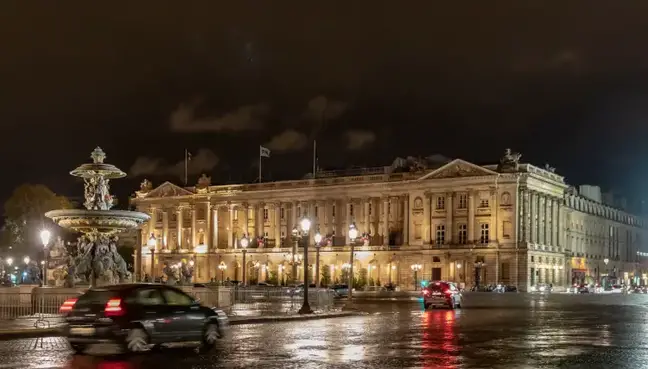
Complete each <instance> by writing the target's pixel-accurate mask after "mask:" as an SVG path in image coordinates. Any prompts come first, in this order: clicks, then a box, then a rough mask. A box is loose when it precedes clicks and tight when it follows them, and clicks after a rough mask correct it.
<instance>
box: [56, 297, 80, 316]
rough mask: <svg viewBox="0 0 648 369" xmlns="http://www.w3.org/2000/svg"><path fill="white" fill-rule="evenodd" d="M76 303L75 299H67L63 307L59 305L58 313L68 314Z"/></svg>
mask: <svg viewBox="0 0 648 369" xmlns="http://www.w3.org/2000/svg"><path fill="white" fill-rule="evenodd" d="M76 302H77V299H67V300H65V302H64V303H63V305H61V307H60V308H59V313H60V314H65V313H69V312H70V311H72V309H73V308H74V304H76Z"/></svg>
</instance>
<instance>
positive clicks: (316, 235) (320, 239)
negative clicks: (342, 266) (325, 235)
mask: <svg viewBox="0 0 648 369" xmlns="http://www.w3.org/2000/svg"><path fill="white" fill-rule="evenodd" d="M314 238H315V243H316V244H318V245H319V243H320V242H322V235H321V234H320V233H319V232H317V233H316V234H315V237H314Z"/></svg>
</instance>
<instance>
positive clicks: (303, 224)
mask: <svg viewBox="0 0 648 369" xmlns="http://www.w3.org/2000/svg"><path fill="white" fill-rule="evenodd" d="M299 226H300V227H301V229H302V231H304V232H308V231H309V230H310V227H311V221H310V219H308V218H304V219H302V220H301V222H300V223H299Z"/></svg>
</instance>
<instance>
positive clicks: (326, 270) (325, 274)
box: [320, 265, 331, 286]
mask: <svg viewBox="0 0 648 369" xmlns="http://www.w3.org/2000/svg"><path fill="white" fill-rule="evenodd" d="M321 269H322V270H321V272H322V280H321V281H320V284H321V285H322V286H328V285H329V284H331V267H330V266H329V265H322V268H321Z"/></svg>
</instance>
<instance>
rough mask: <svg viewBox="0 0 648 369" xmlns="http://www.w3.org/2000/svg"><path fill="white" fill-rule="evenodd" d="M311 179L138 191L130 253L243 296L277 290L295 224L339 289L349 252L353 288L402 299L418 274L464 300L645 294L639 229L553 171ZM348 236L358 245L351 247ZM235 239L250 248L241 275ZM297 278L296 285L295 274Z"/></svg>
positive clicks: (460, 166)
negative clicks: (181, 264) (396, 291)
mask: <svg viewBox="0 0 648 369" xmlns="http://www.w3.org/2000/svg"><path fill="white" fill-rule="evenodd" d="M312 177H313V176H312V175H310V176H308V177H307V179H302V180H295V181H279V182H268V183H255V184H240V185H223V186H214V185H211V183H210V179H209V178H208V177H206V176H203V177H202V178H201V179H200V180H199V182H198V184H197V185H196V186H194V187H187V188H182V187H180V186H177V185H175V184H173V183H169V182H165V183H163V184H161V185H160V186H158V187H157V188H152V185H151V183H150V182H148V181H145V182H144V183H142V186H141V188H140V191H138V192H137V193H136V196H135V197H134V198H132V199H131V203H132V205H133V206H135V207H136V208H137V209H138V210H140V211H144V212H147V213H148V214H150V215H151V221H150V222H149V223H148V224H146V225H145V226H144V227H143V229H142V235H141V237H142V241H141V243H143V244H146V243H147V240H148V239H150V238H151V235H152V236H153V239H152V241H153V244H155V250H156V253H155V259H156V260H155V263H154V274H156V275H157V276H159V275H161V270H162V266H163V264H164V263H170V264H172V263H176V262H177V261H179V259H182V258H184V259H194V260H195V263H196V268H197V270H196V278H197V281H201V282H204V281H208V280H211V279H215V280H220V279H221V278H229V279H232V280H241V279H242V278H243V276H242V271H243V268H246V280H247V282H248V283H250V282H254V281H264V280H270V279H276V280H277V281H280V282H284V281H290V280H291V279H292V276H291V275H290V274H289V273H291V269H292V268H291V267H290V262H291V261H292V258H291V253H292V252H293V245H294V239H293V236H292V235H291V233H292V232H291V231H292V229H293V228H294V227H295V226H296V225H298V222H299V220H300V219H301V218H302V217H308V218H309V219H311V221H312V227H311V228H312V231H311V234H310V237H309V242H310V244H311V245H313V243H314V241H313V235H314V234H315V232H316V231H319V232H320V233H321V234H322V235H323V237H324V239H323V241H322V246H321V248H320V251H321V252H320V254H321V256H320V259H321V260H320V271H319V273H320V274H321V268H328V270H327V272H328V273H326V274H329V275H330V276H331V280H332V281H339V282H344V281H343V280H342V276H343V274H344V271H345V270H346V269H345V268H347V267H348V264H347V263H349V261H350V251H351V248H350V245H351V244H352V242H353V243H354V245H355V255H354V257H353V263H354V274H355V275H356V277H357V278H360V279H364V280H366V282H367V283H368V284H376V285H377V284H383V285H384V284H386V283H388V282H392V283H395V284H398V285H400V287H401V288H403V289H412V288H414V284H415V282H414V271H413V267H412V266H413V265H418V264H420V265H421V270H420V271H419V272H418V275H417V276H418V278H419V280H420V279H426V280H437V279H444V280H451V281H456V282H458V283H465V284H466V286H468V287H470V286H472V285H474V284H476V283H477V282H479V284H481V285H487V284H497V283H504V284H507V285H515V286H517V287H518V288H519V289H520V290H522V291H527V290H529V289H530V288H531V287H532V286H535V285H537V284H539V283H547V284H549V283H551V284H553V285H554V286H556V287H558V286H568V285H571V284H572V283H584V282H592V283H594V282H597V281H602V280H605V275H606V274H609V276H610V277H609V278H611V277H615V278H619V279H625V280H626V282H628V283H630V282H631V281H632V282H642V283H646V276H645V275H644V274H643V273H644V272H645V271H644V270H641V266H640V265H641V264H640V263H638V258H639V252H648V247H647V245H646V240H648V235H647V232H648V230H647V224H646V222H645V220H644V219H643V218H641V217H638V216H635V215H632V214H628V213H626V212H624V211H622V210H620V209H617V208H614V207H612V206H609V205H606V204H605V203H603V201H602V200H603V198H602V195H601V192H600V189H599V188H598V187H595V186H581V188H580V191H577V190H576V189H575V188H574V187H570V186H569V185H568V184H566V183H565V181H564V178H563V177H562V176H560V175H558V174H556V173H554V169H553V168H550V167H548V166H546V167H544V168H541V167H537V166H534V165H531V164H528V163H522V162H520V155H519V154H514V153H511V152H510V150H507V152H506V153H505V155H504V156H503V157H502V158H501V160H500V162H499V163H498V164H493V165H483V166H480V165H475V164H473V163H469V162H466V161H464V160H461V159H455V160H449V159H445V158H443V157H440V156H436V157H431V158H427V159H425V158H423V159H418V158H411V157H410V158H406V159H397V160H395V161H394V163H393V164H392V165H390V166H386V167H379V168H357V169H353V170H352V171H346V172H344V171H338V172H318V173H317V175H316V176H315V177H316V178H315V179H313V178H312ZM351 225H354V226H355V227H357V229H358V230H359V232H360V235H361V237H360V238H358V239H356V240H355V241H353V240H351V239H350V238H349V232H348V230H349V227H350V226H351ZM245 235H248V237H249V239H250V240H251V243H250V245H249V247H248V248H247V254H246V256H247V260H246V265H242V257H243V253H242V248H241V246H240V240H241V238H242V237H244V236H245ZM313 246H314V245H313ZM310 250H311V253H310V256H309V266H308V268H309V269H308V273H311V275H312V276H313V277H314V276H315V273H316V272H315V270H314V269H315V268H314V263H315V248H310ZM298 252H299V253H302V250H301V248H300V249H299V251H298ZM605 261H607V264H606V263H605ZM219 266H221V267H220V269H219ZM136 270H137V271H140V274H143V273H150V270H151V255H150V252H149V250H148V247H142V248H139V252H138V258H137V261H136ZM297 273H298V279H299V280H303V268H302V267H301V266H299V268H298V271H297ZM312 280H315V278H312Z"/></svg>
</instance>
